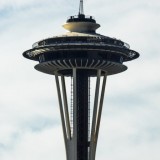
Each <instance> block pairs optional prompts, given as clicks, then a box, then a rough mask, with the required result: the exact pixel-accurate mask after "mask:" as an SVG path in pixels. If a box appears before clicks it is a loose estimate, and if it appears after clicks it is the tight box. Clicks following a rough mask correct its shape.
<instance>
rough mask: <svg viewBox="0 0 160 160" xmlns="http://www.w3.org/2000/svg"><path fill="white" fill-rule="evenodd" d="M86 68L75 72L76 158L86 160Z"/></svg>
mask: <svg viewBox="0 0 160 160" xmlns="http://www.w3.org/2000/svg"><path fill="white" fill-rule="evenodd" d="M88 78H89V76H88V73H87V72H86V70H84V69H83V70H81V69H78V70H77V72H76V99H77V160H88V130H89V128H88V123H89V122H88V121H89V119H88V116H89V114H88V111H89V93H88V92H89V89H88V87H89V83H88Z"/></svg>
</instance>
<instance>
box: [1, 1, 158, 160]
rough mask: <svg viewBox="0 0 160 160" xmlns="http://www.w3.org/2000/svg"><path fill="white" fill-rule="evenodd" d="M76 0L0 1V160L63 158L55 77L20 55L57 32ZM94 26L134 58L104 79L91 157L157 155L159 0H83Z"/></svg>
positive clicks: (147, 159)
mask: <svg viewBox="0 0 160 160" xmlns="http://www.w3.org/2000/svg"><path fill="white" fill-rule="evenodd" d="M78 3H79V2H78V0H76V1H73V0H54V1H53V0H28V1H25V0H1V1H0V48H1V50H0V159H1V160H22V159H23V160H28V159H30V160H44V159H47V160H52V159H65V151H64V144H63V137H62V129H61V122H60V116H59V109H58V101H57V96H56V88H55V82H54V77H53V76H49V75H45V74H42V73H40V72H37V71H36V70H34V68H33V67H34V65H35V64H36V62H33V61H29V60H27V59H25V58H23V57H22V52H23V51H25V50H27V49H30V48H31V46H32V44H33V43H34V42H36V41H38V40H40V39H43V38H47V37H50V36H53V35H57V34H61V33H64V32H65V30H64V29H63V28H62V27H61V25H62V24H63V23H64V22H65V21H66V18H67V17H68V16H70V15H75V14H77V13H78ZM85 13H86V14H87V15H93V16H95V17H96V20H97V22H98V23H100V24H101V28H100V29H99V30H98V31H97V32H98V33H101V34H104V35H107V36H110V37H116V38H118V39H121V40H123V41H125V42H127V43H129V44H130V46H131V49H134V50H136V51H138V52H139V53H140V55H141V56H140V58H139V59H137V60H135V61H132V62H127V63H126V65H127V66H128V70H127V71H126V72H124V73H122V74H119V75H114V76H111V77H109V78H108V82H107V87H106V96H105V103H104V108H103V115H102V123H101V128H100V136H99V142H98V149H97V156H96V159H97V160H106V159H108V160H117V159H119V160H128V159H130V160H151V159H152V160H159V159H160V149H159V148H160V116H159V115H160V105H159V104H160V102H159V101H160V71H159V69H160V54H159V51H160V45H159V42H160V29H159V27H160V1H159V0H152V1H150V0H134V1H133V0H121V1H118V0H99V1H95V0H86V1H85Z"/></svg>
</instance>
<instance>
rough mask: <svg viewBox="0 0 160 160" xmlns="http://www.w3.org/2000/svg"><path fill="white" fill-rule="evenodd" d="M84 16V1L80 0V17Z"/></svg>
mask: <svg viewBox="0 0 160 160" xmlns="http://www.w3.org/2000/svg"><path fill="white" fill-rule="evenodd" d="M81 14H84V7H83V0H80V4H79V15H81Z"/></svg>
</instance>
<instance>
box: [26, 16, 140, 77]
mask: <svg viewBox="0 0 160 160" xmlns="http://www.w3.org/2000/svg"><path fill="white" fill-rule="evenodd" d="M63 27H64V28H65V29H66V30H68V31H69V32H67V33H65V34H63V35H60V36H55V37H51V38H46V39H44V40H41V41H38V42H36V43H34V44H33V47H32V49H30V50H27V51H25V52H24V53H23V55H24V57H26V58H28V59H31V60H35V61H39V64H37V65H36V66H35V69H37V70H38V71H41V72H44V73H48V74H53V75H54V74H55V72H58V73H62V74H63V75H71V74H72V69H73V68H78V69H86V71H88V73H90V74H91V75H92V76H94V75H96V72H95V71H96V70H97V69H101V70H102V72H107V74H108V75H112V74H116V73H120V72H123V71H125V70H126V69H127V67H126V66H125V65H123V62H126V61H130V60H133V59H135V58H138V57H139V54H138V53H137V52H135V51H133V50H131V49H130V47H129V45H128V44H127V43H124V42H123V41H121V40H118V39H115V38H110V37H107V36H103V35H100V34H97V33H96V29H98V28H99V27H100V25H99V24H97V23H96V21H95V19H94V18H93V17H92V16H85V15H84V14H79V15H78V16H71V17H70V18H69V19H68V20H67V22H66V23H65V24H64V25H63Z"/></svg>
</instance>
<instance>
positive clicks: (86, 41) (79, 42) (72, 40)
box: [32, 37, 130, 49]
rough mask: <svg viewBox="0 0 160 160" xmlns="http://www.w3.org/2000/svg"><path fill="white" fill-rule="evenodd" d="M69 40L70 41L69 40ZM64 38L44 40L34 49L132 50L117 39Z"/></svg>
mask: <svg viewBox="0 0 160 160" xmlns="http://www.w3.org/2000/svg"><path fill="white" fill-rule="evenodd" d="M67 38H68V39H67ZM67 38H66V37H65V38H64V37H62V38H50V39H46V40H42V41H39V42H36V43H34V44H33V45H32V48H38V47H43V46H51V45H57V46H58V45H66V44H68V45H73V44H74V45H83V44H85V45H87V44H88V45H95V46H97V45H102V46H104V45H111V46H117V47H125V48H127V49H129V48H130V46H129V44H127V43H125V42H122V41H120V40H116V39H97V38H94V37H93V38H92V37H87V38H85V37H78V39H76V38H75V37H74V38H70V37H67Z"/></svg>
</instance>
